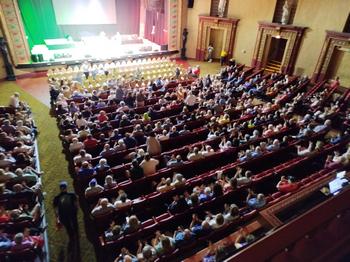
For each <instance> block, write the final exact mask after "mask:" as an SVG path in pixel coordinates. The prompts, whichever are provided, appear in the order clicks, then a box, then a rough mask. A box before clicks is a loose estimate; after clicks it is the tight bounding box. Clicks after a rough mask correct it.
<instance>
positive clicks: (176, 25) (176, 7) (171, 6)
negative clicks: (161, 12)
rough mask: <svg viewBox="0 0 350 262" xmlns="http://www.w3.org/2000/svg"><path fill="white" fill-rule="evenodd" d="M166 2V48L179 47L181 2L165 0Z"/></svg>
mask: <svg viewBox="0 0 350 262" xmlns="http://www.w3.org/2000/svg"><path fill="white" fill-rule="evenodd" d="M167 1H169V2H168V10H167V12H168V14H169V15H168V50H170V51H172V50H180V48H181V37H180V36H181V35H182V33H181V17H182V11H183V10H182V8H183V6H182V2H181V1H180V0H167Z"/></svg>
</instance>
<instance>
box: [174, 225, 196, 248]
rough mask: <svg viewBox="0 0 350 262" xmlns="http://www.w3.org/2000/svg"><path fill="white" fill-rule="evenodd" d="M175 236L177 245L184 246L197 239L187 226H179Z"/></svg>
mask: <svg viewBox="0 0 350 262" xmlns="http://www.w3.org/2000/svg"><path fill="white" fill-rule="evenodd" d="M173 238H174V240H175V245H176V246H177V247H183V246H186V245H189V244H191V243H192V242H193V241H194V240H195V234H193V233H192V232H191V230H189V229H187V228H186V229H183V228H182V227H178V229H177V230H175V231H174V236H173Z"/></svg>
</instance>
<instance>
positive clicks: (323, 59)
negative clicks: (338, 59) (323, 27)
mask: <svg viewBox="0 0 350 262" xmlns="http://www.w3.org/2000/svg"><path fill="white" fill-rule="evenodd" d="M337 48H350V33H341V32H336V31H328V30H327V31H326V38H325V40H324V42H323V47H322V50H321V53H320V56H319V57H318V61H317V64H316V67H315V71H314V74H313V76H312V81H313V82H319V81H323V80H324V79H325V78H326V74H327V71H328V68H329V65H330V62H331V59H332V56H333V53H334V51H335V50H336V49H337Z"/></svg>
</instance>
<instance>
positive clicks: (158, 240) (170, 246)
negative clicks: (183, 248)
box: [152, 231, 175, 255]
mask: <svg viewBox="0 0 350 262" xmlns="http://www.w3.org/2000/svg"><path fill="white" fill-rule="evenodd" d="M152 246H153V247H154V249H155V250H156V252H157V254H158V255H163V254H168V253H170V252H172V251H173V250H174V249H175V240H174V239H173V238H171V237H168V236H166V235H164V234H161V233H160V232H159V231H157V232H156V237H155V238H154V239H152Z"/></svg>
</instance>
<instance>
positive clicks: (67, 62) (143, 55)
mask: <svg viewBox="0 0 350 262" xmlns="http://www.w3.org/2000/svg"><path fill="white" fill-rule="evenodd" d="M178 53H179V50H173V51H154V52H144V53H140V54H133V55H124V56H119V57H110V58H108V59H107V58H105V59H98V58H85V59H71V60H69V59H66V60H64V61H47V62H36V63H27V64H18V65H17V66H16V68H18V69H25V68H41V67H48V66H59V65H67V66H68V65H80V64H82V63H83V62H85V61H88V62H90V63H102V62H105V61H110V62H115V61H120V60H125V59H139V58H149V57H158V56H170V55H175V54H178Z"/></svg>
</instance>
